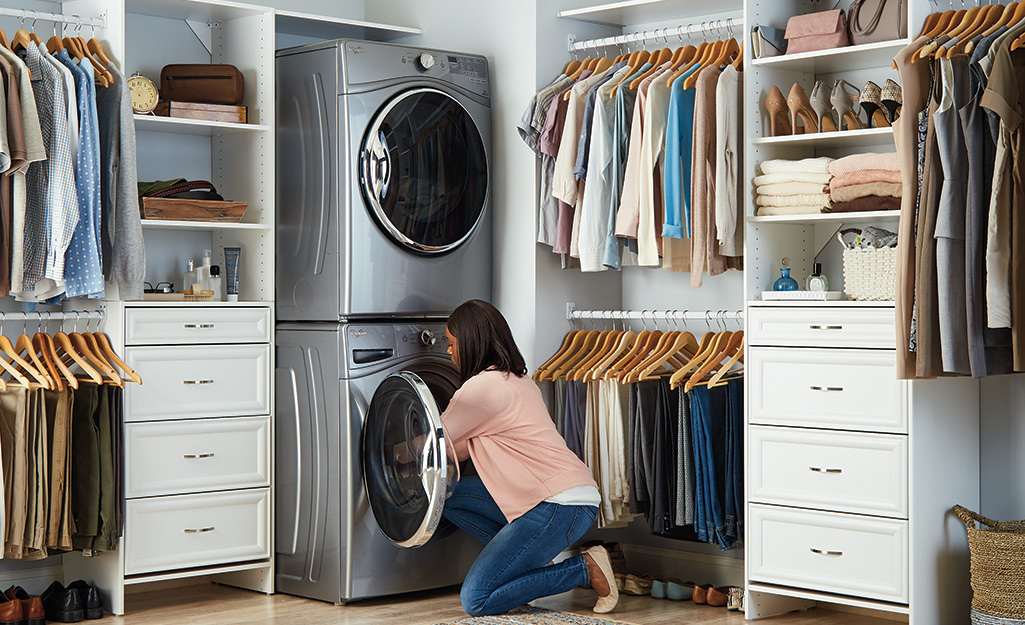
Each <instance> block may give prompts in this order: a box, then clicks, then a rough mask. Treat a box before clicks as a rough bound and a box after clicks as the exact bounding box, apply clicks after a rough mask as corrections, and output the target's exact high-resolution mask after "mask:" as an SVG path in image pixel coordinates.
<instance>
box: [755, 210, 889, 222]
mask: <svg viewBox="0 0 1025 625" xmlns="http://www.w3.org/2000/svg"><path fill="white" fill-rule="evenodd" d="M899 217H900V211H899V210H894V211H865V212H859V213H816V214H811V215H762V216H759V215H753V216H750V217H748V218H747V222H748V223H754V224H793V225H805V226H813V225H815V224H820V223H832V224H840V223H852V224H853V223H865V222H872V221H878V220H880V219H897V218H899Z"/></svg>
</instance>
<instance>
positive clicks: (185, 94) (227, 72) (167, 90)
mask: <svg viewBox="0 0 1025 625" xmlns="http://www.w3.org/2000/svg"><path fill="white" fill-rule="evenodd" d="M244 98H245V79H244V78H243V76H242V72H240V71H239V69H238V68H237V67H235V66H234V65H224V64H201V63H180V64H174V65H165V66H164V68H163V69H162V70H160V99H161V100H169V101H172V102H203V103H206V104H234V105H239V104H242V100H243V99H244Z"/></svg>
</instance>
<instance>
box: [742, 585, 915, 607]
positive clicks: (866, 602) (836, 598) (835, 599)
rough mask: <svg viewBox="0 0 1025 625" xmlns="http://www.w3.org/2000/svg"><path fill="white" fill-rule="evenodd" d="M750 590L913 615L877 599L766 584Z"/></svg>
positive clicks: (754, 586)
mask: <svg viewBox="0 0 1025 625" xmlns="http://www.w3.org/2000/svg"><path fill="white" fill-rule="evenodd" d="M748 590H749V591H752V592H764V593H768V594H771V595H783V596H785V597H794V598H796V599H810V600H812V601H822V602H825V603H838V604H840V605H849V606H853V607H858V608H867V609H869V610H879V611H881V612H891V613H894V614H911V608H910V607H908V606H907V605H903V604H899V603H890V602H888V601H881V600H875V599H860V598H858V597H849V596H847V595H836V594H832V593H828V592H820V591H815V590H802V589H800V588H791V587H789V586H775V585H773V584H766V583H764V582H751V584H750V585H749V586H748Z"/></svg>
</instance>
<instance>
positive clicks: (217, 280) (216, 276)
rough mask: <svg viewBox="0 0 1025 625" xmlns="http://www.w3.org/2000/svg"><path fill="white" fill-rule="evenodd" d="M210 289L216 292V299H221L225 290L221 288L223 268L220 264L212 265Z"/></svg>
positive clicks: (217, 300)
mask: <svg viewBox="0 0 1025 625" xmlns="http://www.w3.org/2000/svg"><path fill="white" fill-rule="evenodd" d="M209 290H210V291H213V292H214V301H215V302H219V301H221V300H222V299H224V298H223V295H224V292H223V291H222V290H221V268H220V266H219V265H213V266H211V267H210V288H209Z"/></svg>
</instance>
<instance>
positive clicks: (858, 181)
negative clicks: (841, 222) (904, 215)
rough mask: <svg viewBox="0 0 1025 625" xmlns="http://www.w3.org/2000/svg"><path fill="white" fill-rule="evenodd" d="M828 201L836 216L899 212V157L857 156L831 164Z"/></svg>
mask: <svg viewBox="0 0 1025 625" xmlns="http://www.w3.org/2000/svg"><path fill="white" fill-rule="evenodd" d="M829 172H830V173H831V174H832V175H833V179H832V180H830V181H829V198H830V201H831V204H832V206H831V207H830V208H829V209H828V210H829V211H830V212H834V213H853V212H862V211H888V210H900V196H901V181H900V163H899V162H898V160H897V154H896V153H894V152H888V153H885V154H873V153H868V154H854V155H851V156H845V157H844V158H840V159H837V160H835V161H833V162H832V163H830V164H829Z"/></svg>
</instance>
